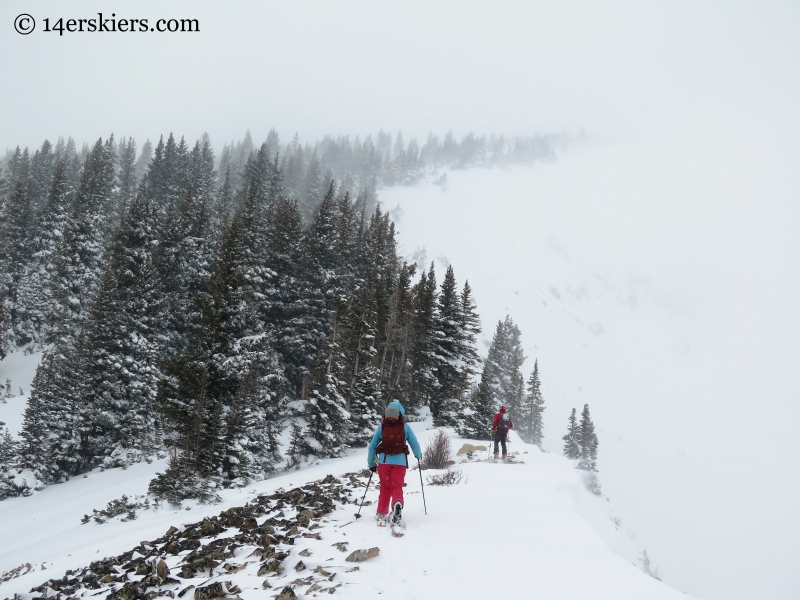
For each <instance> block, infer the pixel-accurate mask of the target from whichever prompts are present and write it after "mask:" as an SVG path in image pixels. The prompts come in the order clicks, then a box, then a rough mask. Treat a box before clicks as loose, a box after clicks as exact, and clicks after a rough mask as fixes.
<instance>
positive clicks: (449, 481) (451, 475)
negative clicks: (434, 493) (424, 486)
mask: <svg viewBox="0 0 800 600" xmlns="http://www.w3.org/2000/svg"><path fill="white" fill-rule="evenodd" d="M462 481H464V482H465V483H466V479H464V473H463V472H462V471H461V469H448V470H447V471H445V472H444V473H437V474H436V475H429V476H428V485H455V484H457V483H461V482H462Z"/></svg>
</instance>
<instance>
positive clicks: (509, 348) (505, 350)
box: [495, 316, 525, 417]
mask: <svg viewBox="0 0 800 600" xmlns="http://www.w3.org/2000/svg"><path fill="white" fill-rule="evenodd" d="M502 332H503V334H502V336H501V338H500V340H499V342H500V343H499V344H498V352H497V358H496V359H495V360H496V361H497V364H498V366H499V368H500V373H499V378H498V382H497V383H498V390H497V394H498V401H499V402H500V404H504V405H505V407H506V410H508V411H509V412H510V413H511V415H512V417H513V416H515V415H516V414H517V413H518V412H519V408H520V405H521V404H522V403H523V402H524V398H525V378H524V377H523V375H522V363H523V362H525V356H524V355H523V353H522V341H521V339H520V338H521V334H520V331H519V328H518V327H517V326H516V325H515V324H514V322H513V321H512V320H511V317H510V316H506V319H505V321H504V322H503V327H502Z"/></svg>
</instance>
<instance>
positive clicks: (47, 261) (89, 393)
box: [0, 130, 566, 500]
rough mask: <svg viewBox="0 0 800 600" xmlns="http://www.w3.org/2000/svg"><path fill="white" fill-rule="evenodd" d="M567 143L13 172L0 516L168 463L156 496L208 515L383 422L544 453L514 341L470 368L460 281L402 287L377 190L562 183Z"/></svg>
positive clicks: (470, 340) (97, 148)
mask: <svg viewBox="0 0 800 600" xmlns="http://www.w3.org/2000/svg"><path fill="white" fill-rule="evenodd" d="M564 143H566V138H565V136H534V137H528V138H523V137H513V138H504V137H502V136H501V137H488V138H487V137H486V136H480V137H479V136H476V135H473V134H469V135H467V136H464V137H463V138H462V139H461V140H456V139H455V138H454V137H453V136H452V134H448V135H447V136H445V137H444V139H441V140H440V139H439V138H438V137H436V136H433V135H431V136H429V138H428V140H427V141H426V143H425V144H424V145H423V146H422V147H420V146H419V145H418V144H417V142H416V141H415V140H413V139H412V140H410V141H409V142H408V143H405V142H404V140H403V136H402V134H400V133H398V134H397V135H396V136H394V137H393V136H391V135H389V134H386V133H383V132H381V133H379V134H378V135H377V136H376V137H375V138H374V139H373V138H372V137H371V136H368V137H367V138H366V139H365V140H364V141H361V140H360V139H359V138H356V139H355V140H354V141H352V142H351V141H350V140H349V138H348V137H339V138H331V137H327V138H325V139H323V140H322V141H320V142H318V143H316V144H314V145H313V146H311V145H308V144H306V145H303V144H301V143H300V141H299V139H298V137H297V136H295V137H294V138H293V139H292V140H291V141H289V142H288V143H285V144H283V143H281V141H280V139H279V136H278V134H277V133H276V132H275V131H274V130H273V131H271V132H270V133H269V135H268V136H267V139H266V141H265V142H263V143H262V144H261V145H260V146H256V145H255V144H254V143H253V140H252V138H251V136H250V135H249V133H248V134H247V135H246V136H245V137H244V139H243V140H241V141H238V142H235V143H231V144H226V145H224V146H223V148H222V151H221V153H220V155H219V157H217V156H216V155H215V153H214V151H213V149H212V146H211V142H210V140H209V138H208V136H203V137H202V138H201V139H200V140H198V141H197V142H196V143H195V144H194V145H189V144H187V143H186V141H185V140H184V139H183V138H181V139H180V140H178V139H176V138H175V137H174V136H173V135H171V134H170V135H169V136H166V138H165V137H164V136H162V137H161V138H160V139H159V141H158V143H157V144H156V146H155V147H153V145H152V144H151V143H150V142H149V141H147V142H145V143H144V144H142V146H141V148H138V147H137V144H136V142H135V141H134V140H133V139H131V138H123V139H121V140H119V142H117V140H115V138H114V136H113V135H112V136H110V137H109V138H108V139H106V140H102V139H100V140H98V141H97V142H96V143H94V144H93V145H92V146H89V145H84V146H83V147H82V148H81V149H80V150H78V149H77V146H76V144H75V142H74V141H73V140H72V139H71V138H69V139H67V140H64V139H59V140H58V141H57V143H56V144H55V146H53V145H52V144H50V142H49V141H45V142H44V143H43V144H42V146H41V147H40V148H39V149H37V150H35V151H34V152H31V151H30V150H29V149H27V148H25V149H21V148H16V149H14V150H13V151H8V152H7V153H6V156H5V157H4V159H3V161H2V171H1V172H0V175H2V179H0V199H1V202H2V203H1V204H0V234H2V235H1V237H0V251H1V252H0V263H1V264H0V267H1V270H0V293H1V294H2V300H3V302H2V304H0V334H1V335H2V339H1V340H0V341H2V349H3V351H4V352H14V351H26V352H30V351H40V350H42V351H44V355H43V359H42V362H41V364H40V366H39V368H38V370H37V373H36V376H35V378H34V381H33V387H32V390H31V394H30V398H29V401H28V406H27V408H26V411H25V418H24V425H23V430H22V434H21V435H22V440H21V441H19V442H17V441H15V440H12V439H11V438H10V437H9V436H8V434H7V432H6V434H5V435H0V437H1V438H2V439H1V440H0V498H2V497H5V496H9V495H18V494H26V493H30V490H31V488H39V487H41V486H44V485H46V484H48V483H55V482H60V481H64V480H66V479H68V478H69V477H72V476H75V475H78V474H80V473H85V472H87V471H89V470H91V469H93V468H96V467H98V466H101V467H114V466H124V465H127V464H131V463H132V462H136V461H139V460H149V458H150V457H151V456H155V455H163V454H164V452H167V453H168V454H169V457H170V460H169V466H168V468H167V470H166V471H165V473H161V474H159V475H158V477H157V478H156V479H154V480H153V482H152V484H151V491H153V492H154V493H156V494H158V495H160V496H162V497H167V498H169V499H171V500H180V499H181V498H185V497H201V498H203V497H210V496H213V493H214V492H213V490H214V489H215V488H218V487H220V486H224V487H228V486H231V485H244V484H245V483H246V482H247V480H252V479H260V478H263V477H264V476H266V475H267V474H269V473H270V472H272V471H273V470H274V469H275V468H276V465H277V464H278V463H280V462H282V461H285V466H287V467H291V466H292V465H295V464H298V462H299V461H301V460H302V459H303V458H304V457H307V456H317V457H323V456H335V455H338V454H339V453H341V451H342V450H343V449H344V448H346V447H348V446H353V445H363V444H365V443H366V441H367V440H368V439H369V437H370V436H371V434H372V432H373V431H374V428H375V426H376V425H377V423H378V422H379V421H380V416H379V415H380V412H381V410H380V408H381V407H382V406H383V405H385V403H386V402H388V401H390V400H394V399H398V400H401V401H402V402H403V403H404V404H405V405H406V406H407V408H408V409H409V410H410V411H412V414H413V412H415V411H417V410H419V409H421V408H422V407H425V406H427V407H429V409H430V411H431V413H432V414H433V421H434V424H435V425H436V426H452V427H456V428H458V429H459V430H460V431H462V432H464V433H465V434H469V435H471V436H472V437H482V436H485V435H486V432H485V431H484V424H486V423H487V420H488V422H490V421H491V415H492V412H493V410H494V408H495V406H496V404H497V403H505V404H506V405H507V406H508V407H509V408H511V409H512V410H513V411H515V414H516V415H518V417H519V418H520V423H521V431H520V433H521V434H522V435H523V437H524V438H525V439H526V440H528V441H531V442H533V443H540V441H541V439H540V436H541V411H542V410H543V404H542V399H541V394H540V392H539V379H538V373H537V374H536V376H535V377H533V376H532V378H531V383H530V386H529V390H528V393H527V394H526V392H525V389H524V385H523V384H522V381H523V378H522V375H521V373H519V366H520V365H521V364H522V363H521V359H524V358H523V357H522V349H521V345H520V341H519V330H518V329H517V328H516V326H515V325H514V323H513V321H511V320H510V318H507V319H506V321H505V322H501V323H499V324H498V326H497V332H496V333H495V336H494V341H493V344H492V348H490V351H489V355H490V360H487V361H486V362H485V363H484V364H483V366H482V367H481V361H480V359H479V357H478V354H477V350H476V347H475V340H476V336H477V334H478V333H479V326H478V324H479V318H478V315H477V312H476V307H475V304H474V301H473V297H472V292H471V289H470V287H469V284H468V283H466V282H465V283H464V285H463V286H458V285H457V283H456V279H455V274H454V270H453V267H452V266H450V267H449V268H448V270H447V272H446V274H445V276H444V278H443V280H442V282H441V285H438V284H437V278H436V274H435V272H434V266H433V264H431V265H430V267H429V268H427V269H424V268H423V270H422V273H421V275H420V276H419V277H417V271H418V265H416V264H415V263H414V262H409V261H408V260H406V259H405V258H403V257H402V256H399V254H398V251H397V243H396V240H395V228H394V223H393V222H392V221H391V219H390V218H389V215H388V214H386V213H385V212H383V211H382V210H381V209H380V207H379V205H378V202H377V190H378V189H379V188H381V187H382V186H391V185H413V184H415V183H417V182H419V181H420V180H422V179H423V178H424V177H428V176H431V177H434V178H436V176H437V175H438V170H439V169H459V168H468V167H473V166H492V165H499V164H514V163H531V162H533V161H546V160H553V159H554V158H555V149H556V148H557V147H559V145H563V144H564ZM435 182H436V183H438V184H439V185H442V186H443V187H444V186H446V176H443V175H440V176H439V177H438V178H436V179H435ZM479 372H482V373H481V378H480V382H481V383H480V384H478V383H477V382H476V381H475V376H476V375H477V374H478V373H479ZM537 419H538V421H537ZM0 425H1V424H0ZM2 433H3V432H1V431H0V434H2ZM281 436H285V437H284V444H283V445H285V446H286V447H285V450H284V452H285V454H284V455H282V454H281V450H280V448H281V445H282V444H280V443H279V438H280V437H281Z"/></svg>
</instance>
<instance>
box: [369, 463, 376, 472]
mask: <svg viewBox="0 0 800 600" xmlns="http://www.w3.org/2000/svg"><path fill="white" fill-rule="evenodd" d="M369 470H370V471H372V472H373V473H374V472H375V471H377V470H378V466H377V465H372V466H371V467H370V468H369Z"/></svg>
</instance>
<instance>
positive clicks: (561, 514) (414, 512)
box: [0, 422, 685, 600]
mask: <svg viewBox="0 0 800 600" xmlns="http://www.w3.org/2000/svg"><path fill="white" fill-rule="evenodd" d="M412 427H413V428H414V429H415V431H416V432H417V435H418V436H419V438H420V441H421V442H422V443H423V445H424V443H425V441H426V440H427V439H428V438H429V436H430V435H431V430H430V429H429V424H428V423H426V422H422V423H415V424H413V425H412ZM512 439H513V443H512V446H511V450H512V452H519V454H518V455H517V457H518V459H519V460H521V461H524V464H491V463H486V462H469V463H465V464H458V465H456V467H455V468H460V469H462V471H463V473H464V475H465V476H466V478H467V480H466V482H463V483H460V484H458V485H454V486H451V487H434V486H426V487H425V496H426V500H427V507H428V515H427V516H426V515H425V514H424V504H423V500H422V495H421V493H420V481H419V473H418V472H417V471H410V472H409V474H408V477H407V480H406V481H407V483H408V486H407V488H406V512H405V518H406V522H407V535H406V536H405V537H404V538H401V539H396V538H393V537H391V536H390V535H389V532H388V530H387V529H382V528H377V527H375V522H374V520H373V519H372V514H373V512H374V502H375V500H376V499H377V491H375V490H374V487H371V488H370V490H369V491H368V493H367V500H368V501H371V502H372V505H370V506H366V507H365V508H364V510H363V514H364V518H362V519H361V520H359V521H357V522H354V523H350V524H349V525H348V524H347V523H349V522H351V521H353V513H354V512H355V510H356V506H355V505H353V504H337V509H336V510H335V511H334V512H333V513H331V514H330V515H329V516H328V517H327V518H325V519H323V520H322V522H321V525H322V528H321V529H317V530H316V532H317V533H320V536H321V539H320V540H315V539H306V538H301V537H297V538H296V539H295V543H294V544H293V545H291V546H286V547H285V548H281V549H282V550H285V551H288V552H289V553H290V554H289V557H288V558H287V559H286V560H285V562H284V568H285V570H286V574H285V575H284V576H283V577H281V578H275V579H274V580H271V583H272V586H273V590H280V589H281V586H283V585H286V584H288V583H290V582H291V581H293V580H296V579H297V578H298V577H300V576H303V577H304V576H305V575H306V574H308V573H310V571H304V572H303V573H301V574H299V575H298V574H295V572H294V571H293V570H292V567H294V565H295V564H296V563H297V561H298V560H300V559H301V557H300V556H299V554H300V552H302V551H303V550H305V549H309V550H310V551H311V556H310V557H306V556H303V557H302V560H303V562H304V563H305V564H306V566H307V567H308V568H309V569H310V570H311V569H314V568H315V567H317V566H322V567H323V568H325V569H327V570H328V571H329V572H336V573H337V575H336V577H335V578H334V581H333V583H342V584H343V585H344V589H343V590H337V593H338V594H342V595H344V596H345V597H347V598H375V597H377V596H378V595H379V594H380V595H381V597H388V598H403V599H409V598H464V599H470V598H474V599H476V600H478V599H482V598H486V597H491V596H492V595H493V594H495V593H496V592H497V589H498V578H501V579H502V581H503V590H504V591H503V593H504V595H509V596H510V597H520V598H531V597H536V598H548V599H560V598H563V599H565V600H566V599H570V600H575V599H578V598H589V597H591V598H594V599H603V598H608V599H614V600H620V599H625V598H630V599H631V600H644V599H665V600H666V599H671V598H675V599H677V598H685V596H684V595H683V594H679V593H678V592H676V591H675V590H673V589H671V588H669V587H668V586H667V585H665V584H663V583H661V582H659V581H657V580H655V579H653V578H651V577H649V576H647V575H645V574H644V573H642V572H641V571H640V570H639V569H638V568H637V567H636V566H634V565H633V564H631V562H633V561H635V560H636V558H635V556H636V548H635V547H634V545H633V544H632V543H630V541H629V540H627V538H625V537H624V535H623V534H622V533H621V532H618V531H616V530H615V527H614V524H613V522H612V521H611V520H610V519H609V518H608V517H609V515H610V513H609V506H608V504H607V503H606V501H605V500H604V499H602V498H597V497H595V496H592V495H591V494H589V493H588V492H586V490H585V489H584V488H583V485H582V483H581V481H580V477H579V472H578V471H576V470H575V469H574V468H573V465H572V463H570V462H569V461H567V460H565V459H563V458H561V457H559V456H555V455H552V454H546V453H541V452H539V450H538V449H537V448H536V447H534V446H527V445H524V444H522V443H521V442H520V441H519V439H518V438H517V437H516V436H512ZM461 443H462V441H461V440H454V446H455V447H456V448H458V447H460V445H461ZM483 457H484V455H483V453H481V456H480V457H479V458H483ZM365 462H366V453H365V451H352V452H351V454H350V455H349V456H348V457H345V458H341V459H334V460H328V461H324V462H322V463H321V464H318V465H315V466H311V467H308V468H305V469H302V470H300V471H296V472H292V473H287V474H284V475H281V476H279V477H275V478H273V479H271V480H269V481H265V482H261V483H258V484H255V485H253V486H251V487H248V488H246V489H240V490H228V491H226V492H224V494H223V500H222V502H221V503H220V504H218V505H214V506H197V505H196V504H187V505H185V506H184V508H183V509H181V510H177V509H175V508H171V507H162V508H160V509H158V510H148V511H143V512H140V513H139V516H138V518H137V519H136V520H134V521H128V522H122V521H121V520H120V519H119V518H116V519H113V520H111V521H109V522H107V523H105V524H102V525H98V524H95V523H89V524H86V525H82V524H81V523H80V521H81V517H82V516H83V514H84V513H91V509H92V508H102V507H103V506H104V505H105V503H106V502H108V501H110V500H112V499H114V498H118V497H120V495H121V494H123V493H126V494H128V495H129V496H133V495H134V494H136V493H142V492H144V490H145V489H146V485H147V481H148V480H149V478H150V477H151V476H152V474H153V473H154V472H155V471H156V470H157V469H159V468H162V467H163V465H160V464H157V463H154V464H152V465H146V464H141V465H136V466H134V467H131V468H129V469H128V470H126V471H123V470H120V469H114V470H110V471H106V472H103V473H92V474H90V475H89V476H88V478H85V479H84V478H78V479H74V480H71V481H69V482H67V483H66V484H62V485H56V486H50V487H48V488H47V489H45V490H43V491H42V492H39V493H37V494H35V495H34V496H32V497H30V498H12V499H9V500H6V501H4V502H2V503H0V539H2V540H3V544H2V547H0V572H3V571H8V570H10V569H11V568H14V567H16V566H18V565H20V564H22V563H30V564H31V566H32V567H33V568H34V571H33V572H31V573H29V574H27V575H24V576H22V577H19V578H16V579H12V580H10V581H8V582H6V583H4V584H2V585H0V597H12V596H13V595H14V594H15V593H19V594H23V595H25V594H27V592H28V590H29V589H30V588H31V587H34V586H37V585H40V584H42V583H44V582H45V581H46V580H48V579H51V578H60V577H62V576H63V574H64V571H65V570H66V569H76V568H79V567H85V566H88V564H89V562H91V561H94V560H98V559H100V558H103V557H107V556H114V555H118V554H121V553H123V552H124V551H127V550H130V549H131V548H133V547H134V546H138V545H139V543H140V542H141V541H143V540H154V539H156V538H159V537H160V536H162V535H163V534H164V532H165V531H166V530H167V529H168V528H169V527H170V526H176V527H178V528H180V527H182V526H183V525H185V524H190V523H193V522H197V521H199V520H201V519H202V518H203V517H206V516H212V515H216V514H218V513H219V512H220V511H222V510H224V509H226V508H228V507H232V506H238V505H243V504H245V503H247V502H248V501H250V500H251V499H252V498H254V497H255V496H257V495H259V494H270V493H273V492H275V491H276V490H278V489H279V488H284V489H286V490H288V489H290V488H292V487H297V486H300V485H302V484H305V483H306V482H310V481H314V480H319V479H322V478H324V477H325V476H326V475H327V474H334V475H341V474H343V473H345V472H352V471H356V470H360V469H362V468H363V466H364V464H365ZM431 473H432V472H431V471H428V472H425V476H426V477H427V476H428V475H429V474H431ZM361 490H363V488H361V489H360V490H358V489H357V490H356V492H357V493H355V494H354V496H360V493H358V492H360V491H361ZM582 515H586V517H588V518H589V519H596V520H598V525H599V527H600V529H599V530H598V529H597V528H595V527H593V526H592V525H590V523H589V520H587V518H585V517H584V516H582ZM601 521H602V522H601ZM343 525H344V526H345V527H342V526H343ZM233 533H234V532H228V533H223V534H222V535H223V536H224V535H232V534H233ZM603 538H605V540H606V541H604V539H603ZM340 541H346V542H348V550H355V549H359V548H365V549H366V548H372V547H376V546H377V547H379V548H380V556H379V557H378V558H376V559H373V560H371V561H369V562H367V563H365V564H362V565H361V567H360V569H359V570H358V571H355V572H350V573H347V572H345V569H344V568H343V567H344V566H347V567H348V568H349V567H350V564H349V563H345V562H344V561H343V558H344V555H343V554H341V553H340V552H339V551H338V550H336V549H335V548H333V547H332V546H331V544H333V543H336V542H340ZM606 542H610V543H612V544H616V545H617V550H618V551H621V552H622V553H623V554H624V553H629V555H630V557H631V559H632V560H631V561H630V562H629V561H628V560H625V559H623V558H621V557H620V556H619V555H618V554H615V553H614V552H612V551H611V549H610V548H609V546H608V545H607V543H606ZM251 551H252V548H250V549H248V548H240V549H239V550H237V552H236V556H235V557H234V558H232V559H231V560H229V561H228V562H229V563H236V564H239V563H241V564H247V565H248V566H247V567H246V568H245V569H244V570H242V571H240V572H237V573H235V574H234V575H228V574H223V573H224V571H223V570H222V569H219V570H218V572H219V576H218V578H219V579H220V580H223V579H224V580H233V582H234V583H236V584H237V585H239V587H241V590H242V591H241V593H240V596H241V597H242V598H244V599H245V600H246V599H247V598H263V597H264V592H263V590H262V589H261V582H262V581H263V579H264V578H263V577H257V576H256V575H255V573H256V570H257V568H258V564H257V558H252V557H249V554H250V552H251ZM329 559H333V561H330V560H329ZM178 560H179V559H178V558H177V557H167V563H168V564H169V565H170V566H171V568H172V569H173V573H175V572H178V571H177V570H176V569H175V565H176V564H177V561H178ZM248 561H249V562H248ZM42 565H44V566H45V569H46V570H41V569H42ZM208 579H209V578H208V577H204V578H202V581H204V582H205V581H207V580H208ZM192 581H195V583H199V581H200V579H198V580H192ZM187 583H188V581H183V582H182V584H180V585H178V586H177V587H174V589H181V588H182V587H185V586H186V585H187ZM308 587H309V586H308V585H306V586H305V587H304V586H302V585H299V586H298V587H297V588H296V591H297V592H298V593H299V594H302V593H303V592H305V591H306V589H307V588H308ZM169 589H172V588H169ZM271 595H274V593H273V594H271ZM23 597H24V596H23ZM300 597H304V596H302V595H301V596H300ZM306 597H307V596H306Z"/></svg>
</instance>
